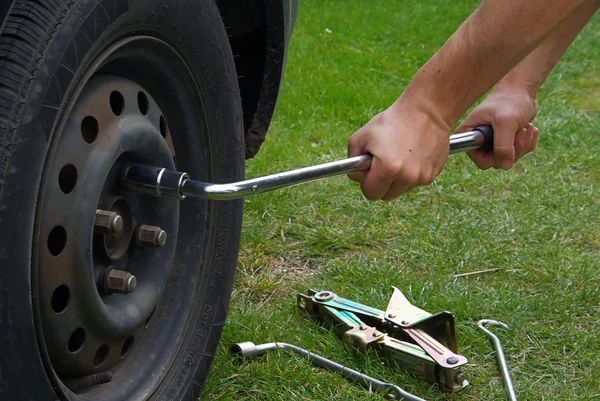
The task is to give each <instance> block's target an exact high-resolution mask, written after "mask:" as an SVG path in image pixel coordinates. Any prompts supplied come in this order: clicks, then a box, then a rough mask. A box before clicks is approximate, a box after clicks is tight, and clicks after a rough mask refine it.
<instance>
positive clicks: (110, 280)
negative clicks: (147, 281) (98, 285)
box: [106, 269, 137, 294]
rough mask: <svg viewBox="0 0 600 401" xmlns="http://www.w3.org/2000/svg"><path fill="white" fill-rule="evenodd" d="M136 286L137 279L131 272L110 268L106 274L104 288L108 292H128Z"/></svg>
mask: <svg viewBox="0 0 600 401" xmlns="http://www.w3.org/2000/svg"><path fill="white" fill-rule="evenodd" d="M136 286H137V279H136V278H135V276H134V275H133V274H131V273H128V272H124V271H122V270H115V269H110V271H109V272H108V274H107V276H106V289H107V290H108V292H117V293H119V294H129V293H130V292H133V291H134V290H135V287H136Z"/></svg>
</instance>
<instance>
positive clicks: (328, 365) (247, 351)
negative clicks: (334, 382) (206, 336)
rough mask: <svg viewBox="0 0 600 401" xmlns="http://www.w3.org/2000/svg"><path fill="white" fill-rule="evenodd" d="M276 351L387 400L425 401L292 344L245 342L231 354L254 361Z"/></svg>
mask: <svg viewBox="0 0 600 401" xmlns="http://www.w3.org/2000/svg"><path fill="white" fill-rule="evenodd" d="M276 349H282V350H288V351H292V352H294V353H295V354H296V355H299V356H301V357H302V358H305V359H307V360H309V361H310V362H311V363H312V364H313V365H315V366H319V367H321V368H325V369H327V370H330V371H333V372H338V373H340V374H341V375H342V377H344V378H346V379H348V380H351V381H353V382H355V383H358V384H360V385H362V386H363V387H365V388H368V389H369V390H370V391H375V392H377V393H381V394H384V396H385V397H386V398H387V399H390V400H406V401H425V400H423V399H422V398H420V397H417V396H416V395H413V394H410V393H407V392H406V391H404V390H402V389H401V388H400V387H398V386H397V385H395V384H391V383H385V382H382V381H380V380H377V379H374V378H372V377H370V376H367V375H365V374H363V373H360V372H357V371H356V370H354V369H350V368H347V367H345V366H343V365H340V364H339V363H337V362H334V361H332V360H329V359H327V358H323V357H322V356H319V355H316V354H313V353H312V352H310V351H308V350H305V349H303V348H300V347H297V346H295V345H292V344H286V343H281V342H275V343H266V344H260V345H254V343H251V342H243V343H238V344H235V345H233V346H232V347H231V349H230V352H231V354H232V355H237V356H241V357H242V358H244V359H254V358H257V357H259V356H261V355H263V354H265V353H267V352H270V351H274V350H276Z"/></svg>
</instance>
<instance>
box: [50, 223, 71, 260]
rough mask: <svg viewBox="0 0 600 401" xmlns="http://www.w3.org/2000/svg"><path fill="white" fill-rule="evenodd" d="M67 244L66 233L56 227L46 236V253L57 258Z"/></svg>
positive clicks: (61, 228) (59, 227)
mask: <svg viewBox="0 0 600 401" xmlns="http://www.w3.org/2000/svg"><path fill="white" fill-rule="evenodd" d="M66 243H67V232H66V231H65V229H64V228H63V227H61V226H56V227H54V228H53V229H52V231H50V235H48V251H50V254H52V255H53V256H58V255H60V253H61V252H62V250H63V249H64V247H65V244H66Z"/></svg>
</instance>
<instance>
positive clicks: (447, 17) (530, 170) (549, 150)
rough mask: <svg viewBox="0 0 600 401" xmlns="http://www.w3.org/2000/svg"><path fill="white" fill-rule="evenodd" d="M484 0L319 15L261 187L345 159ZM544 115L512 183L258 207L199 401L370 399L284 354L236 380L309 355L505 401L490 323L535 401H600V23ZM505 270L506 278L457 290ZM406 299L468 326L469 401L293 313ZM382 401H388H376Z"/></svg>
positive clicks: (444, 179) (290, 66)
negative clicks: (485, 327) (312, 300)
mask: <svg viewBox="0 0 600 401" xmlns="http://www.w3.org/2000/svg"><path fill="white" fill-rule="evenodd" d="M477 4H478V1H476V0H469V1H466V0H456V1H452V2H450V1H442V0H437V1H427V2H415V1H398V0H372V1H368V2H365V1H360V0H345V1H341V0H336V1H332V0H328V1H326V0H303V1H302V4H301V9H300V15H299V19H298V23H297V28H296V30H295V33H294V36H293V40H292V43H291V47H290V51H289V59H288V62H287V67H286V77H285V82H284V84H283V87H282V93H281V97H280V100H279V104H278V107H277V110H276V113H275V116H274V120H273V123H272V126H271V129H270V132H269V135H268V136H267V140H266V142H265V144H264V146H263V148H262V150H261V152H260V153H259V155H258V156H257V157H256V158H255V159H253V160H251V161H248V164H247V176H248V177H255V176H259V175H263V174H268V173H273V172H277V171H281V170H287V169H292V168H296V167H302V166H305V165H309V164H315V163H320V162H325V161H330V160H334V159H338V158H343V157H345V155H346V145H347V139H348V137H349V136H350V135H351V134H352V133H353V132H354V131H355V130H356V129H358V128H359V127H360V126H362V125H363V124H364V123H366V122H367V121H368V120H369V119H370V118H371V117H372V116H373V115H374V114H375V113H377V112H378V111H381V110H383V109H384V108H386V107H387V106H388V105H389V104H390V103H391V102H393V101H394V100H395V99H396V97H397V96H398V95H399V94H400V93H401V91H402V89H403V88H404V87H405V85H406V84H407V83H408V82H409V80H410V78H411V76H412V74H414V73H415V72H416V70H417V69H418V68H419V66H420V65H421V64H422V63H424V62H425V61H426V60H427V59H428V58H429V57H430V56H431V55H432V54H433V53H434V52H435V51H436V50H437V49H438V48H439V47H440V46H441V45H442V44H443V43H444V41H445V40H446V39H447V38H448V36H449V35H451V34H452V32H453V31H454V30H455V29H456V28H457V27H458V25H459V24H460V23H461V22H462V21H463V20H464V18H465V17H467V16H468V15H469V14H470V13H471V12H472V10H474V8H475V7H476V5H477ZM598 17H599V16H596V17H595V18H594V19H593V20H592V22H591V23H590V24H589V25H588V26H587V27H586V29H585V30H584V32H583V33H582V34H581V35H580V37H579V38H578V39H577V40H576V42H575V43H574V45H573V46H572V47H571V48H570V49H569V51H568V52H567V54H566V55H565V57H564V58H563V60H562V61H561V62H560V64H559V65H558V66H557V68H556V69H555V71H554V72H553V73H552V75H551V76H550V78H549V79H548V81H547V83H546V85H545V86H544V88H543V90H542V93H541V94H540V97H539V102H540V114H539V116H538V119H537V121H536V122H537V124H538V125H539V127H540V130H541V137H540V141H539V145H538V148H537V149H536V151H535V152H534V153H533V154H531V155H529V156H527V157H526V158H525V159H523V160H522V161H521V162H520V163H519V164H518V165H517V166H516V167H515V168H514V169H513V170H511V171H508V172H503V171H485V172H484V171H479V170H477V169H476V167H475V166H474V165H473V164H472V163H471V162H470V161H469V160H468V158H467V157H466V155H453V156H451V157H450V160H449V161H448V164H447V166H446V169H445V170H444V172H443V174H442V175H441V176H440V177H439V178H438V179H437V180H436V182H435V183H434V184H433V185H431V186H429V187H426V188H420V189H417V190H415V191H413V192H411V193H410V194H408V195H406V196H404V197H402V198H401V199H399V200H398V201H396V202H393V203H382V202H376V203H373V202H369V201H366V200H365V199H364V198H363V196H362V194H361V192H360V189H359V188H358V186H357V185H356V184H354V183H353V182H351V181H350V180H348V179H347V178H345V177H338V178H332V179H328V180H325V181H320V182H316V183H311V184H305V185H303V186H298V187H295V188H291V189H286V190H281V191H278V192H274V193H269V194H263V195H259V196H256V197H251V198H247V200H246V201H245V202H246V203H245V207H246V209H245V217H244V231H243V239H242V246H241V254H240V259H239V265H238V274H237V280H236V285H235V291H234V294H233V298H232V302H231V309H230V314H229V318H228V321H227V324H226V326H225V330H224V333H223V337H222V341H221V343H220V345H219V349H218V354H217V357H216V359H215V363H214V365H213V368H212V372H211V375H210V377H209V379H208V382H207V384H206V386H205V389H204V392H203V394H202V396H201V400H332V399H337V400H363V399H367V398H370V397H369V396H368V395H367V392H365V391H364V390H363V389H362V388H360V387H358V386H356V385H354V384H352V383H349V382H347V381H345V380H344V379H342V378H340V377H338V376H337V375H336V374H333V373H329V372H326V371H323V370H321V369H317V368H313V367H312V366H311V365H310V364H309V363H307V362H305V361H303V360H301V359H298V358H296V357H294V356H291V355H288V354H285V353H279V352H278V353H273V354H269V355H267V356H265V357H262V358H260V359H259V360H256V361H253V362H246V363H242V364H240V363H236V362H235V361H233V360H232V359H231V358H230V356H229V355H228V354H227V349H228V347H229V346H230V345H231V344H233V343H236V342H240V341H253V342H255V343H257V344H258V343H261V342H269V341H284V342H289V343H293V344H296V345H299V346H302V347H304V348H308V349H310V350H312V351H314V352H316V353H319V354H321V355H323V356H326V357H328V358H331V359H333V360H335V361H337V362H340V363H344V364H346V365H348V366H349V367H352V368H354V369H357V370H359V371H362V372H365V373H367V374H370V375H372V376H374V377H377V378H379V379H381V380H385V381H390V382H393V383H396V384H398V385H400V386H401V387H402V388H404V389H405V390H407V391H410V392H413V393H415V394H417V395H419V396H421V397H422V398H425V399H427V400H450V399H452V400H500V399H505V396H504V392H503V387H502V382H501V380H500V377H499V374H498V370H497V367H496V363H495V357H494V354H493V352H492V350H491V348H490V344H489V342H488V340H487V338H486V337H485V336H484V334H483V333H482V332H480V331H479V330H478V329H477V328H476V327H475V325H474V323H475V322H476V321H477V320H479V319H482V318H491V319H498V320H502V321H504V322H506V323H507V324H509V325H510V327H511V329H510V330H495V332H496V333H497V334H498V335H499V336H500V338H501V340H502V342H503V345H504V348H505V353H506V355H507V358H508V364H509V368H510V371H511V374H512V377H513V381H514V382H515V386H516V392H517V394H518V396H519V399H521V400H590V399H600V363H599V360H600V357H599V354H600V335H599V334H598V333H599V331H600V323H599V321H600V262H599V260H600V200H599V198H600V157H599V156H598V152H599V151H600V115H599V110H600V108H599V107H600V81H599V79H598V77H599V76H600V67H599V65H600V64H599V63H600V52H599V51H598V48H599V43H600V18H598ZM494 267H500V268H502V270H500V271H498V272H496V273H489V274H484V275H478V276H472V277H463V278H456V279H455V278H453V277H452V276H453V275H454V274H456V273H463V272H468V271H475V270H480V269H486V268H494ZM391 286H397V287H398V288H400V289H401V290H402V291H403V292H404V293H405V294H406V295H407V297H408V298H409V300H410V301H411V302H413V303H414V304H415V305H417V306H419V307H421V308H423V309H425V310H427V311H429V312H432V313H435V312H439V311H442V310H449V311H452V312H454V313H455V315H456V320H457V333H458V342H459V352H460V353H461V354H463V355H465V356H466V357H467V358H468V360H469V364H468V365H467V366H465V367H464V374H465V376H466V377H467V379H468V380H469V381H470V383H471V386H470V387H468V388H467V389H465V390H463V391H461V392H460V393H457V394H454V395H446V394H442V393H440V392H439V390H438V389H437V388H435V387H432V386H430V385H429V384H427V383H424V382H422V381H419V380H416V379H414V378H412V377H410V376H409V375H407V374H405V373H403V372H401V371H397V370H392V369H389V368H386V367H382V366H381V365H380V364H378V363H377V361H376V360H375V359H373V358H369V357H365V356H361V355H355V354H353V353H352V351H351V350H350V349H348V348H347V347H345V346H344V345H343V344H342V342H341V341H339V340H338V339H337V337H335V335H334V334H332V333H331V332H330V331H329V330H328V329H326V328H323V327H322V326H320V325H319V324H317V323H314V322H312V321H310V320H309V319H308V318H307V317H306V316H305V314H303V313H302V312H301V311H300V310H299V309H298V308H297V307H296V306H295V295H296V294H297V293H298V292H305V291H306V290H307V289H308V288H315V289H328V290H332V291H335V292H336V293H338V294H340V295H341V296H345V297H348V298H351V299H353V300H356V301H359V302H362V303H365V304H369V305H372V306H375V307H379V308H382V309H385V306H386V305H387V301H388V298H389V296H390V295H391ZM372 399H382V398H381V397H380V396H378V395H373V396H372Z"/></svg>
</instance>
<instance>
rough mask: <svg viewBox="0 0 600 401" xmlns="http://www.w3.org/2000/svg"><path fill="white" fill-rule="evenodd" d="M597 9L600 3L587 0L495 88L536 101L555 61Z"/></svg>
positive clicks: (595, 0) (596, 0) (599, 0)
mask: <svg viewBox="0 0 600 401" xmlns="http://www.w3.org/2000/svg"><path fill="white" fill-rule="evenodd" d="M598 8H600V0H588V1H587V2H586V4H584V5H583V6H582V7H580V8H579V9H578V10H576V11H575V12H573V13H572V14H571V15H570V16H569V18H567V19H566V20H565V21H563V23H562V24H560V26H558V27H557V29H556V30H555V31H554V33H553V34H552V35H551V36H550V37H548V39H546V40H545V41H544V42H543V43H542V44H541V45H539V46H538V47H537V48H536V49H535V50H534V51H532V52H531V53H530V54H529V55H528V56H527V57H525V58H524V59H523V60H522V61H521V62H520V63H519V64H517V65H516V66H515V67H514V68H513V69H512V70H511V71H509V72H508V74H506V75H505V76H504V78H502V80H501V81H500V82H499V84H498V86H503V85H508V86H511V87H514V86H517V87H521V88H523V89H525V90H527V91H528V92H529V94H530V96H531V97H532V98H535V97H536V96H537V92H538V90H539V89H540V87H541V86H542V84H543V83H544V81H545V80H546V78H548V75H550V72H551V71H552V69H553V68H554V66H555V65H556V63H558V60H559V59H560V58H561V56H562V55H563V54H564V52H565V51H566V50H567V49H568V48H569V46H570V45H571V43H573V41H574V40H575V38H576V37H577V35H578V34H579V32H581V30H582V29H583V27H584V26H585V24H587V22H588V21H589V20H590V19H591V18H592V16H593V15H594V13H596V11H597V10H598Z"/></svg>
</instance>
